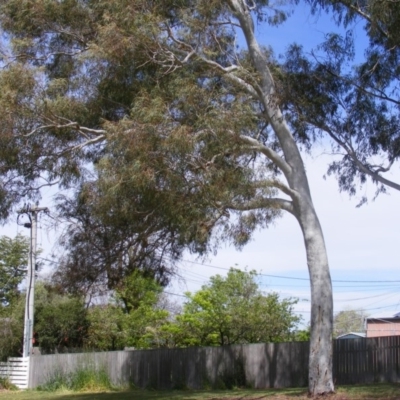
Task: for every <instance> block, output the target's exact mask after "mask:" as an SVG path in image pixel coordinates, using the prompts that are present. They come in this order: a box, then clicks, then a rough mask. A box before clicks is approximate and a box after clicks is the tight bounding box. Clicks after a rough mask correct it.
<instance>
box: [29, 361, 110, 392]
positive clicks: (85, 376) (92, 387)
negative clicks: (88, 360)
mask: <svg viewBox="0 0 400 400" xmlns="http://www.w3.org/2000/svg"><path fill="white" fill-rule="evenodd" d="M37 389H38V390H43V391H47V392H55V391H57V390H71V391H75V392H82V391H91V392H95V391H105V390H115V389H117V388H116V387H115V385H113V384H112V382H111V380H110V378H109V376H108V374H107V371H106V370H105V368H99V369H97V368H95V367H88V366H85V367H79V368H77V369H76V370H75V371H72V372H67V373H66V372H64V371H63V370H62V369H57V370H55V371H54V372H53V373H52V374H51V375H50V376H49V379H48V380H47V382H46V383H45V384H44V385H41V386H38V388H37Z"/></svg>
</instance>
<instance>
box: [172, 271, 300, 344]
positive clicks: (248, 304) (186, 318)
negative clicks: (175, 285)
mask: <svg viewBox="0 0 400 400" xmlns="http://www.w3.org/2000/svg"><path fill="white" fill-rule="evenodd" d="M256 279H257V274H256V272H255V271H250V272H244V271H240V270H237V269H233V268H231V269H230V270H229V272H228V274H227V276H226V277H222V276H220V275H216V276H213V277H211V278H210V283H209V284H207V285H204V286H203V287H202V289H201V290H199V291H198V292H196V293H194V294H191V293H188V294H187V295H188V297H189V300H188V301H187V302H186V303H185V305H184V308H183V313H182V314H181V315H179V316H178V317H177V318H176V323H177V325H178V326H179V327H180V330H181V334H180V337H179V336H178V343H179V344H180V345H197V346H206V345H214V346H215V345H220V346H223V345H226V344H240V343H260V342H262V343H267V342H282V341H287V340H291V339H293V337H294V329H295V327H296V325H297V324H298V322H299V321H300V318H299V317H298V316H296V315H295V314H294V313H293V305H294V304H296V302H297V300H294V299H283V300H281V299H279V295H278V294H277V293H269V294H266V295H265V294H263V293H262V292H261V291H260V290H259V288H258V285H257V282H256Z"/></svg>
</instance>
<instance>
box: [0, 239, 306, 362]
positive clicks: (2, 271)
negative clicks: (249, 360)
mask: <svg viewBox="0 0 400 400" xmlns="http://www.w3.org/2000/svg"><path fill="white" fill-rule="evenodd" d="M0 244H1V248H0V262H1V264H0V279H1V281H2V282H3V281H7V282H8V281H10V278H12V281H13V285H4V286H2V288H4V289H3V292H2V293H3V297H2V302H1V303H0V319H1V324H0V325H1V331H2V332H1V333H2V334H1V335H0V349H1V353H0V356H1V358H3V359H4V358H6V357H7V356H12V355H14V356H16V355H19V353H20V351H21V346H22V334H23V314H24V306H25V294H24V292H23V291H21V288H20V285H21V282H22V280H23V278H24V267H25V266H26V264H27V250H28V249H29V245H28V242H27V239H26V238H24V237H23V236H17V237H16V238H15V239H10V238H7V237H2V238H1V239H0ZM17 272H18V273H17ZM257 279H258V277H257V274H256V272H255V271H250V272H244V271H240V270H238V269H233V268H231V269H230V270H229V272H228V274H227V276H226V277H222V276H220V275H216V276H213V277H211V278H210V282H209V283H208V284H205V285H204V286H203V287H202V288H201V289H200V290H199V291H197V292H196V293H193V294H192V293H187V294H186V297H187V299H186V301H185V302H184V304H183V306H181V307H180V306H179V307H177V306H176V304H175V305H174V304H171V301H170V300H169V298H168V297H167V295H166V294H165V293H164V292H163V286H162V285H161V284H160V283H159V282H157V280H156V279H155V278H154V277H149V276H145V275H144V274H143V273H142V272H140V271H135V272H133V273H132V274H130V275H129V276H127V277H126V278H125V279H124V280H122V281H121V283H120V284H119V285H118V287H117V288H116V289H115V290H114V291H112V292H111V293H109V294H108V295H107V297H106V298H103V299H102V300H101V301H100V300H98V301H96V300H95V301H92V302H90V304H88V300H89V299H88V297H87V295H86V294H85V293H84V292H79V291H77V290H76V287H74V286H72V287H68V286H65V285H64V286H60V285H59V284H57V282H54V281H52V280H48V281H41V280H39V281H38V282H37V285H36V289H35V323H34V332H35V345H36V346H39V347H41V348H42V350H43V351H44V352H53V351H55V350H56V349H58V350H59V351H64V350H65V349H68V348H69V349H70V350H71V349H90V350H99V351H107V350H118V349H123V348H124V347H135V348H140V349H149V348H160V347H170V348H172V347H187V346H217V345H226V344H239V343H259V342H281V341H289V340H293V339H294V338H295V337H296V331H297V327H298V324H299V322H300V318H299V317H298V316H296V314H295V313H294V310H293V306H294V305H295V304H296V302H297V300H296V299H280V298H279V295H278V294H277V293H268V294H265V293H263V292H262V291H261V290H260V289H259V286H258V283H257Z"/></svg>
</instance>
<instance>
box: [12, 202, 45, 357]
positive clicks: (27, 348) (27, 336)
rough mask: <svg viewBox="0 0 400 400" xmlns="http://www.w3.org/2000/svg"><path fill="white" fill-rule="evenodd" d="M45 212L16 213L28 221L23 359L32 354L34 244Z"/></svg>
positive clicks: (28, 209)
mask: <svg viewBox="0 0 400 400" xmlns="http://www.w3.org/2000/svg"><path fill="white" fill-rule="evenodd" d="M41 211H44V212H47V211H48V208H47V207H38V206H37V205H35V206H29V205H28V206H27V207H25V208H23V209H22V210H20V211H18V214H27V215H28V217H29V221H30V222H27V223H25V224H24V226H25V228H28V229H30V231H31V234H30V245H29V257H28V274H27V279H28V281H27V288H26V300H25V321H24V347H23V357H29V356H30V355H31V354H32V347H33V315H34V308H33V306H34V298H35V272H36V244H37V220H38V214H39V212H41Z"/></svg>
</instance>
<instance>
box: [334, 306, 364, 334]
mask: <svg viewBox="0 0 400 400" xmlns="http://www.w3.org/2000/svg"><path fill="white" fill-rule="evenodd" d="M367 317H368V314H367V313H366V312H365V311H363V310H355V309H353V308H351V307H347V308H345V309H344V310H342V311H339V312H338V313H337V314H335V316H334V318H333V335H334V337H335V338H336V337H338V336H340V335H343V334H345V333H349V332H364V331H365V318H367Z"/></svg>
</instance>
